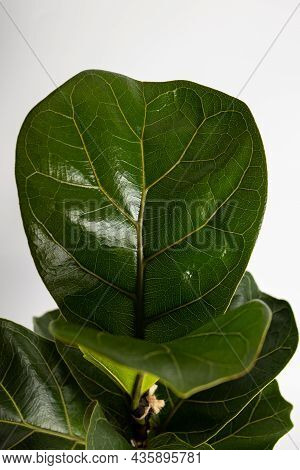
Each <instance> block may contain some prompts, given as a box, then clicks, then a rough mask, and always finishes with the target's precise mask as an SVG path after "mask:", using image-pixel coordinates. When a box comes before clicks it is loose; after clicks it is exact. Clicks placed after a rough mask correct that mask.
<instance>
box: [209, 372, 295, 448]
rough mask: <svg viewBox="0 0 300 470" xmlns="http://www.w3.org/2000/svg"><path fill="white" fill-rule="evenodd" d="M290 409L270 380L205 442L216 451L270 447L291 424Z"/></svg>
mask: <svg viewBox="0 0 300 470" xmlns="http://www.w3.org/2000/svg"><path fill="white" fill-rule="evenodd" d="M291 410H292V405H291V404H290V403H288V402H287V401H285V400H284V399H283V398H282V396H281V395H280V392H279V388H278V385H277V382H276V381H274V382H272V383H271V384H270V385H268V386H267V387H266V388H265V389H264V390H263V391H262V392H260V393H259V394H258V395H257V396H256V397H255V398H254V399H253V400H252V401H251V402H250V403H249V405H248V406H247V407H246V408H245V409H244V410H243V411H242V412H241V413H240V414H239V415H238V416H237V417H236V418H235V419H234V420H232V421H231V422H230V423H228V424H227V426H225V427H224V428H223V429H222V430H221V431H220V433H219V434H217V436H215V437H214V438H213V439H211V440H210V441H208V443H209V444H210V445H211V446H212V447H213V448H214V449H216V450H220V449H224V450H226V449H231V450H232V449H236V450H247V449H248V450H263V449H273V447H274V445H275V444H276V442H277V441H278V439H280V438H281V437H282V436H284V434H286V433H287V432H288V431H289V430H290V429H291V428H292V427H293V424H292V422H291V420H290V413H291Z"/></svg>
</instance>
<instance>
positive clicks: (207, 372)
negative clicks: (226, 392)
mask: <svg viewBox="0 0 300 470" xmlns="http://www.w3.org/2000/svg"><path fill="white" fill-rule="evenodd" d="M270 321H271V311H270V309H269V307H267V305H266V304H264V303H263V302H261V301H259V300H257V301H253V302H248V303H247V304H245V305H242V306H241V307H239V308H238V309H236V310H234V311H231V312H229V313H227V314H226V315H223V316H219V317H218V318H216V319H214V320H213V321H211V322H208V323H206V324H205V325H204V326H202V327H201V328H199V329H198V330H195V331H194V332H193V333H190V334H189V335H187V336H185V337H183V338H179V339H176V340H173V341H171V342H169V343H164V344H155V343H150V342H148V341H144V340H139V339H135V338H128V337H125V336H114V335H110V334H109V333H103V332H99V331H97V330H93V329H91V328H83V327H81V326H78V325H74V324H70V323H69V322H68V323H67V322H65V321H63V320H56V321H54V322H53V323H51V325H50V331H51V333H52V334H53V335H54V336H55V337H57V338H58V339H59V340H61V341H65V342H67V343H70V344H77V345H78V346H79V347H80V349H81V350H82V351H84V352H85V351H87V352H88V353H89V354H91V355H92V356H94V357H95V358H97V355H100V361H101V358H102V357H103V356H105V357H108V358H111V359H113V360H114V361H116V362H118V363H120V364H124V365H126V366H128V367H131V368H133V369H136V370H137V371H139V372H148V373H151V374H154V375H157V376H158V377H159V378H160V380H161V381H163V382H164V383H165V384H167V385H168V386H169V387H170V388H171V389H172V390H173V391H174V392H175V393H177V394H178V395H179V396H182V397H187V396H189V395H191V394H193V393H195V392H196V391H199V390H204V389H207V388H210V387H213V386H214V385H217V384H219V383H222V382H225V381H228V380H231V379H234V378H237V377H240V376H242V375H244V374H246V373H247V372H248V371H249V370H250V369H251V367H253V365H254V363H255V360H256V358H257V356H258V354H259V352H260V350H261V347H262V345H263V342H264V339H265V336H266V333H267V331H268V328H269V325H270Z"/></svg>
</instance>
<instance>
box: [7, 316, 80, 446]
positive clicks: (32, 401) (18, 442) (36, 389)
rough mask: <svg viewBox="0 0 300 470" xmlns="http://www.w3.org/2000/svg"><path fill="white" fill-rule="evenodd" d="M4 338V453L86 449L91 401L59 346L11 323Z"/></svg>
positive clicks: (8, 323) (8, 322) (8, 324)
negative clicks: (85, 418)
mask: <svg viewBox="0 0 300 470" xmlns="http://www.w3.org/2000/svg"><path fill="white" fill-rule="evenodd" d="M0 338H1V350H0V448H1V449H6V450H7V449H11V448H24V449H25V448H38V449H47V448H48V449H71V448H73V446H76V445H77V444H82V445H84V443H85V429H84V425H83V420H84V415H85V412H86V409H87V407H88V405H89V400H88V399H87V398H86V397H85V395H84V394H83V393H82V391H81V389H80V388H79V387H78V384H77V383H76V381H75V380H74V379H73V377H72V376H71V374H70V371H69V370H68V369H67V367H66V365H65V364H64V362H63V361H62V359H61V357H60V355H59V354H58V352H57V350H56V347H55V344H54V342H53V341H48V340H47V339H44V338H42V337H41V336H38V335H37V334H35V333H33V332H32V331H29V330H27V329H26V328H24V327H22V326H20V325H16V324H15V323H12V322H10V321H7V320H0ZM33 445H34V446H35V447H31V446H33Z"/></svg>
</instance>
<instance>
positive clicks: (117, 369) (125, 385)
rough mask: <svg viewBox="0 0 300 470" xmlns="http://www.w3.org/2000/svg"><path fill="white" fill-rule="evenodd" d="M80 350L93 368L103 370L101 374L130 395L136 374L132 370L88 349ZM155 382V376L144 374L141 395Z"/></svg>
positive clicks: (156, 379) (82, 348)
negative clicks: (104, 374) (108, 377)
mask: <svg viewBox="0 0 300 470" xmlns="http://www.w3.org/2000/svg"><path fill="white" fill-rule="evenodd" d="M80 349H81V351H82V352H83V355H84V358H85V359H86V360H87V361H90V362H91V363H92V364H94V366H96V367H99V368H100V369H101V370H103V372H105V373H106V374H107V375H109V376H110V377H111V378H112V379H113V380H114V381H115V382H116V384H118V386H119V387H120V388H121V389H123V390H124V391H125V392H127V393H128V394H129V395H131V394H132V392H133V388H134V384H135V381H136V376H137V372H136V371H135V370H134V369H131V368H130V367H127V366H124V365H121V364H119V363H117V362H115V361H113V360H111V359H108V358H107V357H105V356H101V355H100V354H97V355H96V354H95V353H94V352H93V351H91V350H89V349H88V348H84V347H80ZM157 381H158V377H157V376H155V375H153V374H144V377H143V383H142V387H141V393H142V394H143V393H144V392H146V391H147V390H149V388H150V387H151V386H152V385H153V384H155V383H156V382H157Z"/></svg>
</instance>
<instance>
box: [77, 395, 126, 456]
mask: <svg viewBox="0 0 300 470" xmlns="http://www.w3.org/2000/svg"><path fill="white" fill-rule="evenodd" d="M86 442H87V449H93V450H94V449H95V450H129V449H132V446H131V445H130V443H129V442H128V441H127V440H126V439H125V438H124V437H123V436H122V435H121V434H120V433H118V431H117V430H116V429H115V427H114V426H113V425H112V424H111V423H110V422H109V421H108V420H107V418H106V416H105V415H104V413H103V411H102V410H101V407H100V406H99V404H97V405H96V406H95V409H94V411H93V414H92V417H91V421H90V425H89V429H88V433H87V441H86Z"/></svg>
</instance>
